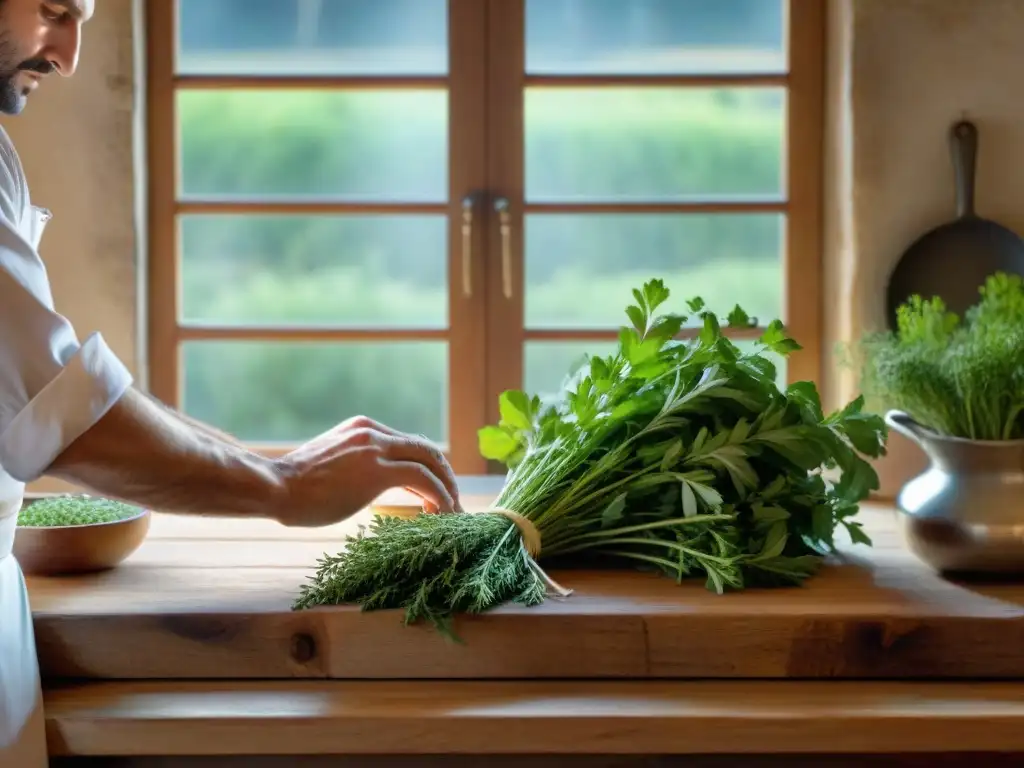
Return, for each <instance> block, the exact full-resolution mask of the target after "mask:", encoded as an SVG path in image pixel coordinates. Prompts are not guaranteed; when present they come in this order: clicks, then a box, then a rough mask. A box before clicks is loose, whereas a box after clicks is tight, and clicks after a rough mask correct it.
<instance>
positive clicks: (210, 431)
mask: <svg viewBox="0 0 1024 768" xmlns="http://www.w3.org/2000/svg"><path fill="white" fill-rule="evenodd" d="M147 397H148V398H149V400H150V402H152V403H153V404H155V405H157V406H158V407H159V408H160V409H161V410H162V411H163V412H164V413H165V414H167V415H168V416H170V417H171V418H173V419H175V420H177V421H178V422H180V423H182V424H185V425H186V426H189V427H192V428H193V429H195V430H196V431H198V432H201V433H203V434H204V435H206V436H207V437H213V438H216V439H218V440H222V441H224V442H225V443H228V444H230V445H233V446H236V447H238V448H245V447H246V446H245V445H244V444H243V443H242V442H241V441H240V440H238V439H237V438H235V437H234V436H233V435H229V434H228V433H226V432H221V431H220V430H219V429H216V428H215V427H211V426H210V425H209V424H205V423H204V422H202V421H199V420H198V419H193V418H192V417H190V416H187V415H186V414H184V413H182V412H181V411H176V410H174V409H173V408H171V407H169V406H167V405H164V403H163V402H162V401H160V400H157V399H156V398H155V397H153V396H152V395H147Z"/></svg>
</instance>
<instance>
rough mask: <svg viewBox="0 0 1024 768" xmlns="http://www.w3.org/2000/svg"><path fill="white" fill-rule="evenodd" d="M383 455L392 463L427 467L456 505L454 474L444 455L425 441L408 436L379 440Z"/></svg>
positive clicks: (456, 494) (456, 487)
mask: <svg viewBox="0 0 1024 768" xmlns="http://www.w3.org/2000/svg"><path fill="white" fill-rule="evenodd" d="M381 445H382V447H383V449H384V454H385V456H387V457H388V458H389V459H391V460H393V461H412V462H416V463H418V464H422V465H423V466H425V467H427V468H428V469H429V470H430V471H431V472H432V473H433V475H434V477H436V478H438V479H439V480H440V481H441V482H442V483H444V487H445V489H446V490H447V491H448V495H449V496H450V497H451V498H452V499H453V500H454V501H455V503H456V504H458V500H459V487H458V485H457V484H456V482H455V473H454V472H453V471H452V468H451V465H449V464H448V460H447V459H446V458H445V457H444V454H443V453H442V452H441V451H440V450H439V449H437V448H435V447H434V446H433V445H431V444H430V443H428V442H426V441H421V440H417V439H416V438H413V437H410V436H408V435H401V436H398V437H392V436H386V437H382V438H381Z"/></svg>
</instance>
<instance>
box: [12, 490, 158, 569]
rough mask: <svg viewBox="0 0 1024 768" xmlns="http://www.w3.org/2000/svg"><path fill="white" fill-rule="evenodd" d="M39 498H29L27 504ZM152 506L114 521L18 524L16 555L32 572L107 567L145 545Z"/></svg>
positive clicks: (15, 543) (116, 563) (22, 566)
mask: <svg viewBox="0 0 1024 768" xmlns="http://www.w3.org/2000/svg"><path fill="white" fill-rule="evenodd" d="M37 500H38V498H37V499H26V500H25V504H26V506H27V505H29V504H31V503H32V502H33V501H37ZM150 519H151V515H150V512H149V510H148V509H143V510H140V511H139V513H138V514H137V515H134V516H132V517H126V518H124V519H123V520H116V521H114V522H110V523H91V524H87V525H67V526H38V527H37V526H18V528H17V529H16V531H15V534H14V557H15V558H16V559H17V560H18V564H19V565H20V566H21V569H22V570H23V571H24V572H25V573H26V574H29V575H36V576H58V575H67V574H76V573H93V572H96V571H105V570H108V569H110V568H114V567H115V566H117V565H118V564H119V563H120V562H121V561H122V560H124V559H125V558H126V557H128V555H130V554H132V553H133V552H134V551H135V550H136V549H138V548H139V546H141V544H142V542H143V540H144V539H145V538H146V534H147V533H148V532H149V523H150Z"/></svg>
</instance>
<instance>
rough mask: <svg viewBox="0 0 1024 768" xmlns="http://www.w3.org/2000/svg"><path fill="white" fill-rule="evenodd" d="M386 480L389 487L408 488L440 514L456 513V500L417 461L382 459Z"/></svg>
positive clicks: (443, 485)
mask: <svg viewBox="0 0 1024 768" xmlns="http://www.w3.org/2000/svg"><path fill="white" fill-rule="evenodd" d="M379 463H380V466H381V467H382V468H383V470H384V480H385V482H386V483H387V485H388V487H391V488H396V487H406V488H409V489H410V490H412V491H413V492H415V493H416V494H417V495H419V496H422V497H423V498H424V499H425V500H426V502H427V503H428V504H430V505H433V506H434V507H435V508H437V510H438V511H440V512H454V511H455V500H454V499H453V498H452V495H451V494H450V493H449V492H448V489H447V488H446V487H445V484H444V483H442V482H441V481H440V480H439V479H438V478H437V476H436V475H434V474H433V472H431V470H430V469H429V468H427V467H425V466H424V465H423V464H419V463H417V462H415V461H394V460H392V459H381V460H380V462H379Z"/></svg>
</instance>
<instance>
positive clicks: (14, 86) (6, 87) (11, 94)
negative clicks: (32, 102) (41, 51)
mask: <svg viewBox="0 0 1024 768" xmlns="http://www.w3.org/2000/svg"><path fill="white" fill-rule="evenodd" d="M0 4H2V0H0ZM19 58H20V57H19V55H18V52H17V50H16V49H15V46H14V45H13V44H12V42H11V40H10V37H9V36H8V34H7V31H6V30H0V113H3V114H5V115H17V114H19V113H20V112H21V110H23V109H24V108H25V98H26V97H27V96H28V86H27V85H19V83H18V75H19V74H20V73H21V72H38V73H40V74H44V75H45V74H47V73H49V72H52V71H53V65H52V64H51V63H50V62H48V61H47V60H46V59H23V60H22V61H18V59H19Z"/></svg>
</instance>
